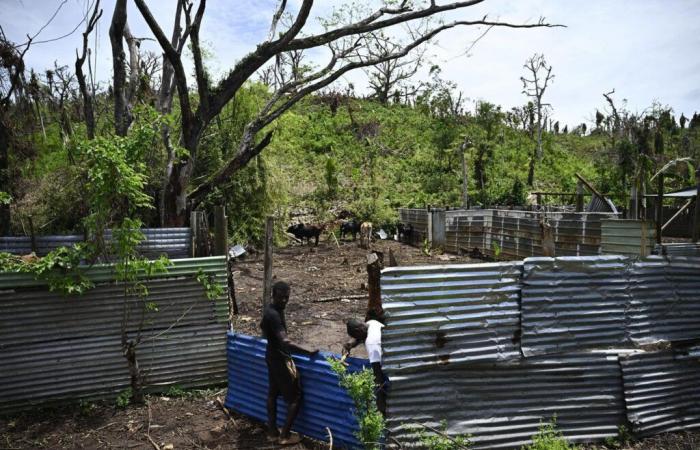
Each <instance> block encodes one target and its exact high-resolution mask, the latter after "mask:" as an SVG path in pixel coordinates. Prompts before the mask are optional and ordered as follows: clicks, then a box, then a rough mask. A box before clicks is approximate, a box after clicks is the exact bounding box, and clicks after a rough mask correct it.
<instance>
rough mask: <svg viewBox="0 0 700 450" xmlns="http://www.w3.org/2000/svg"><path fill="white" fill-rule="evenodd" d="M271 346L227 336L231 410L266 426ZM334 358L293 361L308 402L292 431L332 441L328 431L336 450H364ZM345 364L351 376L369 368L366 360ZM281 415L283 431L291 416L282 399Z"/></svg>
mask: <svg viewBox="0 0 700 450" xmlns="http://www.w3.org/2000/svg"><path fill="white" fill-rule="evenodd" d="M266 344H267V341H266V340H265V339H260V338H255V337H252V336H247V335H244V334H236V333H230V332H229V333H228V344H227V353H228V394H227V396H226V407H227V408H231V409H233V410H234V411H237V412H239V413H241V414H245V415H246V416H250V417H253V418H255V419H258V420H260V421H263V422H265V421H266V420H267V409H266V402H267V387H268V381H267V366H266V364H265V346H266ZM330 355H331V354H325V353H324V354H322V355H319V356H316V357H314V358H309V357H308V356H301V355H294V362H295V363H296V366H297V369H298V370H299V372H300V374H301V384H302V388H303V391H304V397H303V401H302V406H301V411H300V412H299V416H298V417H297V419H296V421H295V422H294V427H293V429H294V430H295V431H297V432H299V433H301V434H304V435H306V436H310V437H313V438H315V439H319V440H322V441H328V432H327V431H326V427H328V428H330V430H331V432H332V433H333V444H334V445H337V446H347V447H351V448H356V447H361V445H360V442H359V441H358V440H357V438H356V437H355V435H354V433H355V432H356V431H357V430H358V426H357V421H356V420H355V416H354V415H353V411H352V410H353V403H352V400H351V399H350V398H349V397H348V395H347V393H346V392H345V389H343V388H341V387H340V386H339V385H338V377H337V376H336V375H335V373H333V372H332V371H331V369H330V366H329V364H328V362H327V361H326V359H325V356H330ZM333 356H336V355H333ZM346 361H347V363H348V364H349V367H348V370H349V371H351V372H354V371H358V370H361V369H362V368H363V367H364V366H368V365H369V363H368V361H367V360H365V359H359V358H348V359H347V360H346ZM277 411H278V412H277V416H278V417H277V421H278V424H279V425H280V426H281V425H282V423H283V422H284V418H285V417H286V414H287V405H286V404H285V403H284V401H283V400H282V399H281V398H279V399H278V406H277Z"/></svg>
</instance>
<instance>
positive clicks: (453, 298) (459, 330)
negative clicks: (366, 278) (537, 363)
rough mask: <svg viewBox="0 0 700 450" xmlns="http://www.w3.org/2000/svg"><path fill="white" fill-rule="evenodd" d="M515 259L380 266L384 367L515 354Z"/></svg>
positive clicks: (493, 358) (517, 269)
mask: <svg viewBox="0 0 700 450" xmlns="http://www.w3.org/2000/svg"><path fill="white" fill-rule="evenodd" d="M521 270H522V267H521V265H520V264H519V263H500V264H499V263H492V264H469V265H450V266H424V267H396V268H388V269H385V270H384V271H383V272H382V278H381V291H382V302H383V306H384V311H385V312H386V314H387V326H386V328H385V329H384V330H383V332H382V344H383V349H384V358H383V365H384V367H385V368H387V370H398V369H405V368H409V367H429V366H434V365H442V364H449V363H456V362H462V361H496V360H508V359H514V358H518V357H519V352H518V347H517V339H518V334H519V306H518V302H519V291H520V286H519V278H520V274H521Z"/></svg>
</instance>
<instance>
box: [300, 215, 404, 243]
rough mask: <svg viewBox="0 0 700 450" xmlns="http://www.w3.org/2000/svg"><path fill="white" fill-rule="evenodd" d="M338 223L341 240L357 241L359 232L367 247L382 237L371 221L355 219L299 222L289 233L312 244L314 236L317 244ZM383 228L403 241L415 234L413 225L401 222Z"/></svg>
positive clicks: (385, 225) (302, 241)
mask: <svg viewBox="0 0 700 450" xmlns="http://www.w3.org/2000/svg"><path fill="white" fill-rule="evenodd" d="M338 225H340V227H339V230H340V239H341V240H342V239H345V238H346V237H349V236H352V240H353V241H355V240H356V239H357V235H358V234H359V235H360V246H361V247H363V248H366V247H367V245H368V244H369V242H370V241H371V240H372V239H377V238H380V237H381V233H380V232H379V230H377V231H376V232H373V231H372V223H371V222H360V221H358V220H355V219H349V220H341V221H339V222H329V223H324V224H320V225H314V224H312V225H307V224H304V223H297V224H295V225H291V226H290V227H289V228H287V233H290V234H291V235H293V236H294V237H295V238H297V239H298V240H300V241H301V243H302V244H303V243H304V239H306V242H307V243H308V244H309V245H311V239H312V238H313V239H314V243H315V245H318V239H319V237H320V236H321V234H322V233H323V232H324V231H325V230H326V229H327V228H336V227H337V226H338ZM381 230H385V232H387V231H388V233H389V235H392V234H396V235H398V238H399V240H400V241H402V242H404V241H410V240H411V236H412V234H413V226H412V225H410V224H409V225H404V224H402V223H401V222H397V223H393V224H384V225H383V226H382V227H381Z"/></svg>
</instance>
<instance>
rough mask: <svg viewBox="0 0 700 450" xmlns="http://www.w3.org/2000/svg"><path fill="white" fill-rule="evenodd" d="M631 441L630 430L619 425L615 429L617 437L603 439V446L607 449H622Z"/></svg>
mask: <svg viewBox="0 0 700 450" xmlns="http://www.w3.org/2000/svg"><path fill="white" fill-rule="evenodd" d="M633 439H634V436H633V435H632V433H631V432H630V430H629V429H628V428H627V427H626V426H624V425H620V426H618V427H617V436H615V437H612V436H610V437H607V438H605V445H606V446H607V447H609V448H622V447H624V446H625V445H627V444H629V443H630V442H632V440H633Z"/></svg>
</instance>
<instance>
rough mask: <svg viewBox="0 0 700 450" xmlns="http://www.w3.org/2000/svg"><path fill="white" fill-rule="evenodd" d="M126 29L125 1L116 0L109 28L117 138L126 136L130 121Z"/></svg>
mask: <svg viewBox="0 0 700 450" xmlns="http://www.w3.org/2000/svg"><path fill="white" fill-rule="evenodd" d="M125 27H126V0H117V3H116V4H115V6H114V15H113V16H112V25H111V26H110V27H109V40H110V42H111V44H112V69H113V71H114V84H113V86H112V87H113V91H114V128H115V131H116V133H117V135H118V136H126V132H127V130H128V128H129V123H130V122H131V119H130V117H129V111H128V108H127V101H126V54H125V53H124V42H123V40H124V28H125Z"/></svg>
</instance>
